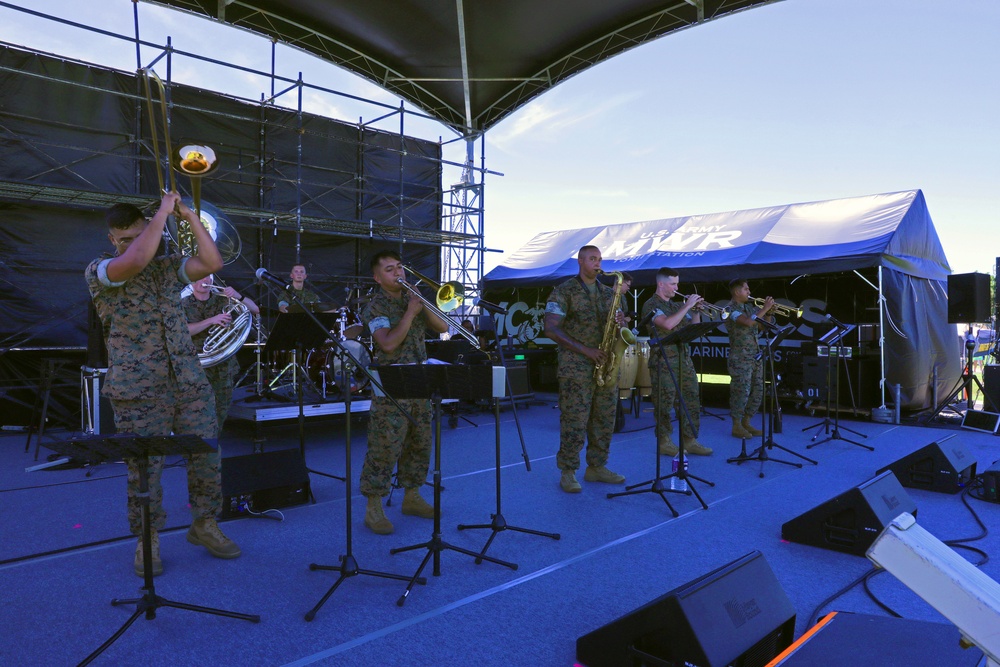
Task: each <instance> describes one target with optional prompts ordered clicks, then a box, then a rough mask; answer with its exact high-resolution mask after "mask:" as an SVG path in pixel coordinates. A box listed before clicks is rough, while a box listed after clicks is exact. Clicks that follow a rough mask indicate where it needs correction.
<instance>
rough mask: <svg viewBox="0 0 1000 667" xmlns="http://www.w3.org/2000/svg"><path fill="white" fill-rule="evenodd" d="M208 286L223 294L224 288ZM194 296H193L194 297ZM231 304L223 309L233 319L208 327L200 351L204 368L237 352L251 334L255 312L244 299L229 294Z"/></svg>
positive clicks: (199, 355) (219, 362)
mask: <svg viewBox="0 0 1000 667" xmlns="http://www.w3.org/2000/svg"><path fill="white" fill-rule="evenodd" d="M208 288H209V289H210V290H212V291H213V292H215V293H217V294H222V292H223V290H224V288H222V287H219V286H218V285H209V286H208ZM192 298H193V297H192ZM226 298H227V299H229V304H228V305H227V306H226V307H225V308H224V309H223V311H222V312H223V313H226V314H228V315H229V316H230V317H231V318H232V321H230V323H229V324H228V325H222V324H214V325H212V326H211V327H209V329H208V336H207V337H206V338H205V342H204V343H203V344H202V347H201V351H200V352H198V361H200V362H201V366H202V368H210V367H211V366H215V365H217V364H221V363H222V362H223V361H225V360H227V359H229V357H231V356H233V355H234V354H236V353H237V352H238V351H239V349H240V348H241V347H243V343H245V342H246V340H247V337H248V336H249V335H250V329H251V328H252V327H253V314H251V312H250V309H249V308H247V307H246V304H244V303H243V302H242V301H239V300H238V299H234V298H232V297H231V296H227V297H226Z"/></svg>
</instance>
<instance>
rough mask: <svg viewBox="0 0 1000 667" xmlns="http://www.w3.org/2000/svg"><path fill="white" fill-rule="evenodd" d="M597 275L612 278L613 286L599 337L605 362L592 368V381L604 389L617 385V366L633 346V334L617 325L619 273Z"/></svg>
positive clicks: (601, 272)
mask: <svg viewBox="0 0 1000 667" xmlns="http://www.w3.org/2000/svg"><path fill="white" fill-rule="evenodd" d="M597 273H598V274H600V275H604V276H614V277H615V284H614V287H612V289H613V290H614V293H615V296H614V299H613V300H612V301H611V310H610V311H609V312H608V319H607V320H606V321H605V322H604V335H603V336H602V337H601V350H602V351H603V352H604V355H605V357H606V360H605V362H604V363H603V364H597V365H595V366H594V381H595V382H596V383H597V386H599V387H604V386H606V385H609V384H614V385H617V384H618V366H619V364H621V361H622V357H623V356H625V350H627V349H628V347H629V346H630V345H635V334H633V333H632V330H631V329H629V328H627V327H622V326H619V325H618V319H617V317H616V315H617V314H618V307H619V304H620V303H621V298H622V295H621V291H620V290H619V287H621V284H622V281H623V280H624V276H623V275H622V274H621V272H620V271H611V272H607V271H601V270H600V269H598V270H597Z"/></svg>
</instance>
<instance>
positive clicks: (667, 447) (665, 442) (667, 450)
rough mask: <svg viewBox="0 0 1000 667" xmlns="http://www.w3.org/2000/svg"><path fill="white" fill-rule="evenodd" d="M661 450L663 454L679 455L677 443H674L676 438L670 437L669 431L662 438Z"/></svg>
mask: <svg viewBox="0 0 1000 667" xmlns="http://www.w3.org/2000/svg"><path fill="white" fill-rule="evenodd" d="M659 450H660V454H661V455H663V456H677V445H676V444H674V439H673V438H671V437H670V434H669V433H667V435H666V436H665V437H663V438H660V443H659Z"/></svg>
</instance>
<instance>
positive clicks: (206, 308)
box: [181, 275, 260, 434]
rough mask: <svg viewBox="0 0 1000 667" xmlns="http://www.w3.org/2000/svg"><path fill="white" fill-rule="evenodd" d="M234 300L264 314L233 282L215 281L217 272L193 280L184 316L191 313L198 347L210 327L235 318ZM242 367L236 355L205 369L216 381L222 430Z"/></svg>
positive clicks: (190, 322) (214, 388) (190, 328)
mask: <svg viewBox="0 0 1000 667" xmlns="http://www.w3.org/2000/svg"><path fill="white" fill-rule="evenodd" d="M231 301H239V302H240V303H242V304H243V305H244V306H246V307H247V310H249V311H250V312H251V313H252V314H253V315H255V316H256V315H260V308H258V307H257V304H256V303H254V301H253V299H251V298H250V297H248V296H246V295H245V294H240V293H239V292H237V291H236V290H235V289H233V288H232V287H230V286H228V285H227V286H226V287H218V286H217V285H215V276H214V275H208V276H205V277H204V278H202V279H201V280H196V281H194V282H193V283H191V294H190V295H189V296H186V297H184V298H183V299H182V300H181V305H182V306H183V308H184V316H185V317H187V322H188V333H190V334H191V338H192V340H194V345H195V350H199V349H201V347H202V345H203V344H204V342H205V339H206V338H207V337H208V335H209V331H210V330H211V329H212V328H213V327H216V326H222V327H228V326H229V325H230V324H232V321H233V318H232V315H230V314H229V313H228V312H227V311H228V306H229V304H230V302H231ZM238 371H239V364H238V363H237V361H236V355H233V356H231V357H229V359H227V360H226V361H224V362H222V363H220V364H216V365H214V366H209V367H208V368H206V369H205V375H206V376H208V383H209V384H211V385H212V393H213V394H215V416H216V419H217V421H218V423H219V433H220V434H221V433H222V425H223V424H225V422H226V416H227V415H228V414H229V406H230V404H232V402H233V378H234V377H235V376H236V373H237V372H238Z"/></svg>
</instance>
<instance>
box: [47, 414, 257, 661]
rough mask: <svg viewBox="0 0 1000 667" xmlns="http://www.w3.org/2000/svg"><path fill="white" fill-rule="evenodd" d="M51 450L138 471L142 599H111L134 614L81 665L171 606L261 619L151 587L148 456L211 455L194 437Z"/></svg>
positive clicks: (114, 439)
mask: <svg viewBox="0 0 1000 667" xmlns="http://www.w3.org/2000/svg"><path fill="white" fill-rule="evenodd" d="M45 446H46V447H48V448H50V449H54V450H55V451H57V452H58V453H60V454H62V455H64V456H69V457H71V458H74V459H77V460H80V461H88V462H90V463H92V464H98V463H106V462H108V461H120V460H122V459H135V460H136V462H137V463H138V468H139V502H140V504H141V506H142V573H143V586H142V589H141V590H142V591H144V592H143V594H142V597H138V598H130V599H127V600H121V599H118V598H115V599H112V600H111V605H112V606H115V607H117V606H119V605H125V604H134V605H135V606H136V607H135V611H134V612H133V613H132V616H130V617H129V619H128V620H127V621H125V624H124V625H122V627H121V628H119V629H118V631H117V632H115V633H114V634H113V635H111V637H110V638H109V639H108V640H107V641H106V642H104V643H103V644H101V645H100V647H98V649H97V650H96V651H94V652H93V653H91V654H90V655H88V656H87V657H86V658H85V659H84V660H83V662H81V663H80V665H89V664H90V663H91V662H92V661H93V660H94V659H95V658H97V656H99V655H100V654H101V653H102V652H104V650H105V649H106V648H108V647H109V646H111V645H112V644H114V643H115V641H116V640H117V639H118V638H119V637H121V636H122V635H123V634H125V631H126V630H128V629H129V627H131V625H132V624H133V623H134V622H135V621H136V619H138V618H139V616H141V615H143V614H145V615H146V620H148V621H151V620H153V619H154V618H156V610H157V609H158V608H160V607H173V608H175V609H187V610H188V611H197V612H201V613H203V614H213V615H215V616H226V617H229V618H238V619H241V620H244V621H251V622H253V623H259V622H260V616H258V615H256V614H240V613H237V612H234V611H225V610H223V609H214V608H212V607H202V606H198V605H193V604H187V603H185V602H174V601H172V600H168V599H166V598H164V597H160V596H159V595H157V594H156V588H155V586H154V585H153V554H152V542H153V539H152V529H151V527H150V525H149V474H148V471H147V469H148V467H149V457H150V456H170V455H174V454H179V455H183V456H190V455H192V454H207V453H210V452H211V451H213V450H212V447H211V446H210V445H209V444H208V443H207V442H205V441H204V440H202V439H201V438H200V437H198V436H195V435H171V436H135V435H128V434H118V435H110V436H91V437H84V438H77V439H72V440H62V441H59V442H52V443H47V444H46V445H45Z"/></svg>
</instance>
